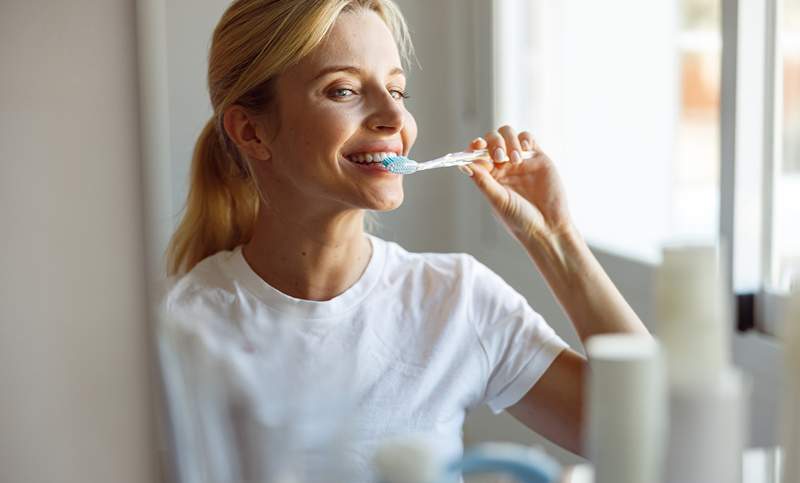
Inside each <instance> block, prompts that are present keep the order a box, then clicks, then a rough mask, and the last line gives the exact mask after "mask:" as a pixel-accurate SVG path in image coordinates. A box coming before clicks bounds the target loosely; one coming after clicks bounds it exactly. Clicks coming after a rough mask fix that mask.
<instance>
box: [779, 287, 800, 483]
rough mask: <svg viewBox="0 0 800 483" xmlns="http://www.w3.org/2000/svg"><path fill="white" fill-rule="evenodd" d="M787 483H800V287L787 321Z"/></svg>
mask: <svg viewBox="0 0 800 483" xmlns="http://www.w3.org/2000/svg"><path fill="white" fill-rule="evenodd" d="M784 332H785V335H784V338H783V339H784V347H785V352H786V356H785V358H784V368H783V414H782V417H781V428H780V430H781V439H782V443H783V480H782V481H783V483H797V482H798V481H800V288H798V289H795V291H794V292H793V293H792V297H791V299H790V302H789V310H788V311H787V314H786V317H785V319H784Z"/></svg>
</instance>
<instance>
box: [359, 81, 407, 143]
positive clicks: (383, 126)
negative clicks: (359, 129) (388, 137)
mask: <svg viewBox="0 0 800 483" xmlns="http://www.w3.org/2000/svg"><path fill="white" fill-rule="evenodd" d="M404 110H405V109H404V108H403V105H402V104H401V101H398V100H397V99H395V98H394V97H392V95H391V93H389V92H386V91H384V92H383V93H382V95H379V96H378V97H377V99H376V101H375V106H374V110H373V112H372V114H371V115H370V116H369V117H368V118H367V126H368V127H369V129H370V130H372V131H376V132H383V133H387V134H394V133H397V132H400V131H401V130H402V129H403V120H404V119H405V113H404Z"/></svg>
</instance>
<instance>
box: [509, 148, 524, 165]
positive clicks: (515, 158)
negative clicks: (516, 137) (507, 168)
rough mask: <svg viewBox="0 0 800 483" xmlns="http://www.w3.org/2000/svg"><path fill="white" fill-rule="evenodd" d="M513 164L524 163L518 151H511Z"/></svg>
mask: <svg viewBox="0 0 800 483" xmlns="http://www.w3.org/2000/svg"><path fill="white" fill-rule="evenodd" d="M511 162H512V163H514V164H519V163H521V162H522V155H521V154H520V153H519V151H517V150H516V149H515V150H513V151H511Z"/></svg>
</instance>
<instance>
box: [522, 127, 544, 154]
mask: <svg viewBox="0 0 800 483" xmlns="http://www.w3.org/2000/svg"><path fill="white" fill-rule="evenodd" d="M519 143H520V146H521V147H522V150H523V151H533V156H532V158H535V157H536V156H539V155H540V154H542V148H540V147H539V144H538V143H537V142H536V139H534V137H533V135H532V134H531V133H529V132H528V131H522V132H521V133H519Z"/></svg>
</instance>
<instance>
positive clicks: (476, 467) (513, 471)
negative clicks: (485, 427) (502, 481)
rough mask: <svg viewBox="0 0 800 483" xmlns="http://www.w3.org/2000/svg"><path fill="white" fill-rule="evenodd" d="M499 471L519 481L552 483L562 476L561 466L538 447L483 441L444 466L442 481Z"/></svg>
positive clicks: (447, 482) (523, 482)
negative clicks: (537, 448)
mask: <svg viewBox="0 0 800 483" xmlns="http://www.w3.org/2000/svg"><path fill="white" fill-rule="evenodd" d="M482 473H501V474H507V475H510V476H513V477H515V478H516V479H517V480H519V481H520V482H521V483H554V482H556V481H558V479H559V478H560V477H561V466H560V465H559V464H558V463H557V462H556V461H555V460H554V459H553V458H551V457H549V456H547V455H546V454H544V453H543V452H541V451H538V450H535V449H533V448H528V447H526V446H520V445H516V444H510V443H485V444H481V445H478V446H475V447H473V448H472V449H470V450H469V451H467V452H466V453H464V456H463V457H462V458H461V459H459V460H456V461H454V462H452V463H451V464H450V465H448V466H447V468H446V470H445V477H444V478H443V479H442V483H450V482H452V481H454V480H455V479H456V477H457V476H458V475H474V474H482Z"/></svg>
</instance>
